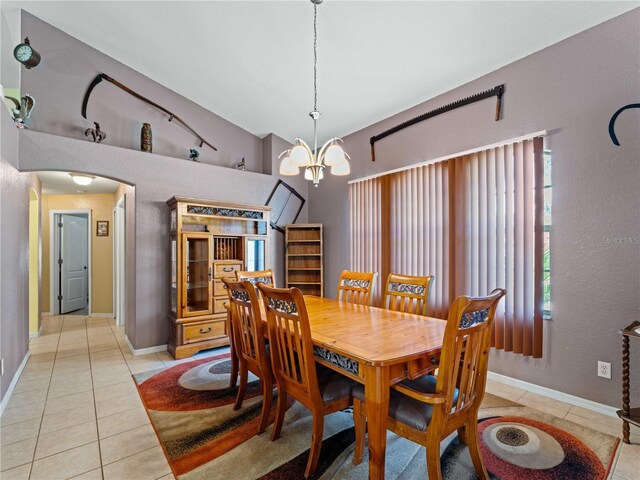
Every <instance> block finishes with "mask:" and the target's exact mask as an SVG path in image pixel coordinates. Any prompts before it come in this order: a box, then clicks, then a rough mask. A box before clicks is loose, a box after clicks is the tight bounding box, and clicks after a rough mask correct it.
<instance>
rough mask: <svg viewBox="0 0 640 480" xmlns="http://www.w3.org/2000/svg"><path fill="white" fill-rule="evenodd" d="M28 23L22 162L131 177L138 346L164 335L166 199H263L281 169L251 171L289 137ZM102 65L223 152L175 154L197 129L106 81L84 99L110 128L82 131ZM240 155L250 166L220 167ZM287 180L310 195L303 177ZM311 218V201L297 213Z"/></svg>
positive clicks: (278, 255)
mask: <svg viewBox="0 0 640 480" xmlns="http://www.w3.org/2000/svg"><path fill="white" fill-rule="evenodd" d="M22 27H23V32H22V35H23V36H24V35H29V38H30V39H31V42H32V44H34V45H36V44H37V45H38V46H39V50H40V52H41V54H42V56H43V61H42V63H41V64H40V65H39V66H38V68H37V69H33V70H30V71H23V78H22V89H23V91H29V92H30V93H31V94H33V95H34V97H35V98H36V105H37V106H36V110H35V111H34V114H33V119H32V122H31V128H30V131H27V132H22V133H21V139H20V140H21V141H20V167H19V168H20V169H21V170H23V171H37V170H61V171H78V172H86V173H92V174H95V175H100V176H105V177H109V178H113V179H116V180H120V181H123V182H125V183H128V184H129V185H131V186H130V187H127V189H126V195H127V229H128V233H127V266H128V269H127V273H126V275H127V282H128V285H127V289H128V294H127V319H126V333H127V336H128V338H129V339H130V340H131V342H132V343H133V345H134V347H135V348H138V349H140V348H146V347H152V346H156V345H163V344H166V343H167V338H168V324H167V314H168V309H167V306H168V298H167V295H168V266H169V238H168V210H167V207H166V204H165V201H166V200H167V199H168V198H170V197H172V196H174V195H179V196H188V197H199V198H206V199H213V200H221V201H238V202H243V203H255V204H264V203H266V200H267V198H268V196H269V194H270V193H271V190H272V189H273V187H274V186H275V183H276V182H277V180H278V178H280V177H279V176H278V175H277V174H276V175H273V176H271V175H262V174H258V173H253V172H254V171H256V172H261V171H262V170H263V169H264V170H266V171H267V172H271V171H274V172H277V168H278V166H277V155H278V154H279V153H280V152H281V151H282V150H284V149H286V148H289V143H288V142H286V141H285V140H283V139H281V138H279V137H277V136H275V135H269V136H267V137H266V138H265V139H264V140H261V139H259V138H258V137H255V136H254V135H251V134H250V133H248V132H246V131H245V130H242V129H241V128H239V127H237V126H235V125H233V124H232V123H230V122H228V121H226V120H224V119H222V118H220V117H218V116H217V115H215V114H213V113H211V112H209V111H206V110H204V109H202V108H200V107H198V106H197V105H195V104H193V103H192V102H190V101H189V100H187V99H185V98H184V97H181V96H180V95H178V94H176V93H175V92H172V91H170V90H168V89H166V88H164V87H162V86H161V85H159V84H157V83H156V82H153V81H152V80H150V79H148V78H146V77H144V76H143V75H140V74H139V73H137V72H135V71H133V70H131V69H129V68H128V67H126V66H124V65H122V64H120V63H119V62H117V61H115V60H113V59H112V58H110V57H108V56H106V55H104V54H102V53H100V52H98V51H96V50H95V49H93V48H91V47H89V46H87V45H85V44H83V43H82V42H80V41H78V40H76V39H74V38H72V37H70V36H69V35H67V34H65V33H64V32H61V31H60V30H58V29H56V28H54V27H52V26H51V25H48V24H47V23H45V22H42V21H41V20H39V19H37V18H36V17H33V16H32V15H30V14H28V13H26V12H23V21H22ZM36 42H37V43H36ZM40 46H41V47H40ZM99 72H105V73H107V74H108V75H111V76H113V77H114V78H116V79H117V80H119V81H121V82H123V83H125V84H127V85H129V86H130V87H131V88H133V89H134V90H138V91H139V92H140V93H143V94H144V95H145V96H148V97H149V98H151V99H154V100H156V101H157V102H158V103H160V104H162V105H163V106H165V107H167V108H169V109H170V110H173V111H175V112H176V113H178V114H179V115H181V116H182V117H183V118H184V119H186V120H187V121H189V122H190V123H192V126H193V127H194V128H196V130H198V131H200V132H201V133H202V134H203V135H204V134H205V133H206V131H207V130H209V131H210V132H211V134H212V136H213V138H214V139H215V138H219V139H220V141H221V142H223V143H220V142H218V145H219V147H220V151H219V153H218V154H212V152H211V151H210V150H207V149H206V148H203V149H202V157H201V159H203V162H202V163H195V162H191V161H187V160H182V159H181V158H170V157H183V156H184V151H186V150H185V149H186V148H188V147H190V146H193V137H191V135H190V134H188V133H186V132H184V131H182V130H181V129H180V128H178V127H176V126H175V125H172V124H169V123H168V122H166V118H165V117H164V116H162V115H160V114H158V113H157V112H156V111H154V110H153V109H151V108H149V107H148V106H146V105H144V104H142V103H140V102H139V101H137V100H135V99H134V98H132V97H129V96H127V95H123V93H122V92H121V91H119V90H118V89H116V88H115V87H113V86H112V85H110V84H101V85H99V86H98V87H97V88H96V90H95V91H94V93H93V95H92V97H91V101H90V105H89V109H88V112H89V114H90V115H89V116H90V119H93V116H92V112H94V113H97V112H100V113H99V115H97V117H99V118H95V119H97V120H99V121H100V123H101V126H102V128H103V129H104V130H105V131H106V132H107V139H106V141H105V142H103V144H100V145H97V144H93V143H90V142H88V141H87V140H86V138H85V137H84V134H83V132H84V129H85V128H87V127H88V126H90V123H89V122H88V121H85V120H84V119H83V118H82V117H81V116H80V105H81V101H82V97H83V95H84V92H85V90H86V88H87V86H88V84H89V82H90V81H91V80H92V79H93V77H95V75H96V74H97V73H99ZM132 119H135V120H132ZM142 121H149V122H150V123H151V124H152V126H153V131H154V153H153V154H147V153H143V152H140V151H139V147H138V145H139V128H140V124H141V123H142ZM205 136H206V137H207V138H209V136H208V135H205ZM119 147H122V148H119ZM242 156H245V157H246V165H247V171H245V172H241V171H237V170H234V169H231V168H222V167H223V166H227V167H228V166H231V165H232V164H234V163H237V162H238V161H239V160H240V159H241V158H242ZM286 181H287V182H288V183H289V184H291V185H292V186H293V187H294V188H296V189H297V190H298V191H299V192H300V193H301V194H302V195H303V196H305V197H306V196H307V194H308V192H307V185H306V182H305V181H304V180H302V179H301V178H294V179H286ZM306 220H307V207H305V208H304V210H303V211H302V212H301V215H300V218H299V221H301V222H303V221H306ZM271 233H272V247H273V256H272V267H273V268H274V270H275V273H276V276H277V278H278V279H283V278H284V275H283V272H282V268H283V264H284V260H283V258H284V257H283V253H284V248H283V245H282V238H281V237H282V234H280V233H278V232H271ZM280 283H282V282H280Z"/></svg>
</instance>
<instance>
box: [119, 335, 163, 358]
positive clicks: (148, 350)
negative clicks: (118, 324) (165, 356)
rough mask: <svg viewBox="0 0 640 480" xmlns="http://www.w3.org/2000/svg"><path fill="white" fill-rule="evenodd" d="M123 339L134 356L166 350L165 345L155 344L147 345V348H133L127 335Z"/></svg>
mask: <svg viewBox="0 0 640 480" xmlns="http://www.w3.org/2000/svg"><path fill="white" fill-rule="evenodd" d="M124 341H125V342H127V346H128V347H129V350H131V354H132V355H133V356H134V357H139V356H140V355H148V354H150V353H158V352H166V351H167V345H156V346H155V347H147V348H138V349H135V348H133V345H131V342H130V341H129V337H127V336H126V335H125V336H124Z"/></svg>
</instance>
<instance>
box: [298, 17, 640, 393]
mask: <svg viewBox="0 0 640 480" xmlns="http://www.w3.org/2000/svg"><path fill="white" fill-rule="evenodd" d="M638 32H640V9H636V10H634V11H632V12H630V13H627V14H624V15H622V16H620V17H617V18H615V19H613V20H611V21H608V22H606V23H604V24H601V25H599V26H596V27H594V28H592V29H590V30H587V31H585V32H583V33H580V34H578V35H576V36H574V37H571V38H569V39H567V40H565V41H563V42H560V43H558V44H556V45H553V46H551V47H549V48H547V49H545V50H542V51H540V52H538V53H536V54H533V55H531V56H529V57H526V58H524V59H522V60H520V61H518V62H515V63H513V64H511V65H508V66H506V67H504V68H501V69H499V70H497V71H495V72H493V73H491V74H489V75H486V76H484V77H482V78H479V79H477V80H474V81H472V82H470V83H468V84H465V85H463V86H462V87H460V88H456V89H455V90H452V91H450V92H448V93H446V94H444V95H441V96H439V97H437V98H434V99H432V100H430V101H428V102H425V103H423V104H421V105H418V106H416V107H415V108H412V109H410V110H407V111H405V112H402V113H400V114H398V115H396V116H394V117H391V118H388V119H386V120H384V121H382V122H379V123H376V124H374V125H371V126H370V127H367V128H365V129H363V130H360V131H358V132H355V133H353V134H351V135H349V136H347V137H346V138H344V140H345V149H346V151H347V152H349V154H350V155H351V156H352V157H353V162H352V171H353V174H352V175H351V176H350V177H349V178H348V179H343V178H335V177H332V178H327V179H325V180H323V182H322V184H321V186H320V188H319V189H312V190H311V192H310V199H311V202H310V203H311V206H310V209H309V218H310V220H311V221H317V222H322V223H324V224H325V232H326V234H325V235H326V236H325V241H326V250H327V252H328V256H327V265H326V278H327V292H329V294H331V293H332V292H333V291H334V290H335V286H336V282H337V278H338V275H339V272H340V270H342V269H343V268H345V267H347V266H348V265H349V251H348V248H345V247H344V246H345V245H348V241H349V239H348V228H349V217H348V201H349V200H348V188H347V184H346V182H347V180H349V179H353V178H358V177H362V176H366V175H371V174H374V173H378V172H383V171H386V170H390V169H392V168H396V167H401V166H405V165H411V164H414V163H417V162H421V161H425V160H429V159H433V158H438V157H440V156H443V155H447V154H452V153H456V152H460V151H464V150H466V149H470V148H474V147H479V146H482V145H487V144H490V143H494V142H498V141H502V140H506V139H509V138H513V137H517V136H520V135H524V134H527V133H532V132H536V131H539V130H544V129H546V130H548V131H550V132H551V134H550V135H549V137H548V144H547V146H548V148H550V149H551V151H552V155H553V231H552V240H551V248H552V275H553V280H552V283H553V286H552V289H553V290H552V295H553V296H552V307H553V320H552V321H547V322H545V325H544V328H545V334H546V342H545V352H544V358H542V359H540V360H533V359H528V358H523V357H521V356H517V355H513V354H510V353H504V352H497V351H496V352H494V354H493V355H492V359H491V364H490V368H491V370H493V371H495V372H498V373H501V374H504V375H508V376H510V377H514V378H518V379H521V380H525V381H528V382H532V383H535V384H538V385H542V386H546V387H549V388H552V389H556V390H560V391H562V392H567V393H570V394H574V395H578V396H580V397H584V398H588V399H591V400H594V401H597V402H601V403H605V404H609V405H619V401H620V393H619V392H620V375H621V365H620V356H621V353H620V348H621V341H620V336H619V335H618V333H617V331H618V329H619V328H621V327H624V326H626V325H628V324H629V323H631V322H632V321H634V320H637V319H638V318H640V297H639V295H638V292H639V291H640V245H638V242H637V239H638V238H640V195H638V191H639V187H640V161H639V159H640V138H639V137H640V115H638V112H637V111H635V112H634V111H630V112H627V113H625V114H624V115H623V116H621V117H620V118H619V120H618V122H617V124H616V132H617V134H618V138H619V139H620V142H621V144H622V146H621V147H616V146H614V145H613V144H612V143H611V140H610V139H609V136H608V133H607V125H608V122H609V119H610V117H611V115H612V114H613V113H614V112H615V111H616V110H617V109H618V108H619V107H621V106H623V105H626V104H628V103H632V102H638V101H639V100H640V77H639V74H638V72H640V36H639V34H638ZM500 83H505V84H506V93H505V97H504V103H503V113H504V118H503V119H502V120H501V121H499V122H494V121H493V116H494V108H495V102H492V101H489V100H486V101H482V102H479V103H476V104H474V105H471V106H467V107H464V108H461V109H459V110H456V111H454V112H450V113H447V114H444V115H442V116H439V117H436V118H433V119H430V120H427V121H425V122H424V123H421V124H419V125H415V126H413V127H410V128H409V129H406V130H404V131H402V132H400V133H396V134H395V135H393V136H391V137H388V138H386V139H384V140H381V141H380V142H378V143H377V144H376V154H377V155H376V162H375V163H372V162H371V160H370V156H369V137H371V136H372V135H375V134H377V133H380V132H382V131H384V130H386V129H387V128H389V127H391V126H394V125H396V124H398V123H400V122H402V121H405V120H407V119H409V118H411V117H413V116H415V115H417V114H419V113H422V112H425V111H428V110H431V109H433V108H435V107H438V106H441V105H444V104H446V103H449V102H452V101H455V100H457V99H459V98H462V97H465V96H467V95H470V94H473V93H476V92H478V91H481V90H485V89H488V88H491V87H493V86H495V85H498V84H500ZM621 238H631V239H632V243H616V239H621ZM633 239H635V241H633ZM607 240H611V243H608V242H607ZM637 358H640V357H636V359H637ZM598 360H603V361H607V362H611V363H612V372H613V378H612V380H605V379H602V378H598V377H597V376H596V371H597V370H596V362H597V361H598ZM636 363H637V362H636ZM637 392H640V389H638V390H637Z"/></svg>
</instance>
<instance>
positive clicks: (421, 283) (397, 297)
mask: <svg viewBox="0 0 640 480" xmlns="http://www.w3.org/2000/svg"><path fill="white" fill-rule="evenodd" d="M432 283H433V275H428V276H425V277H414V276H410V275H401V274H399V273H390V274H389V277H388V278H387V285H386V287H385V292H384V307H385V308H386V309H388V310H394V311H396V312H404V313H413V314H416V315H426V314H427V303H428V301H429V292H430V291H431V284H432Z"/></svg>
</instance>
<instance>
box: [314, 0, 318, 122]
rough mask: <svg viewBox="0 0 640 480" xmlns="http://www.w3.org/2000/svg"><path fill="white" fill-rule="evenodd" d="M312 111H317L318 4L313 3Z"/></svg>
mask: <svg viewBox="0 0 640 480" xmlns="http://www.w3.org/2000/svg"><path fill="white" fill-rule="evenodd" d="M313 111H314V112H317V111H318V4H317V3H315V2H314V3H313Z"/></svg>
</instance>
